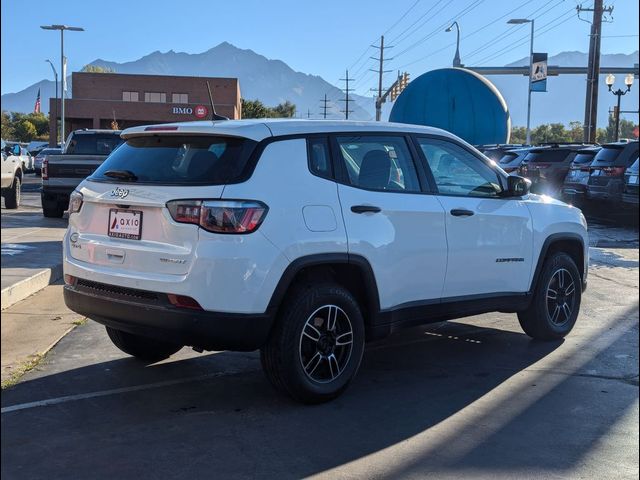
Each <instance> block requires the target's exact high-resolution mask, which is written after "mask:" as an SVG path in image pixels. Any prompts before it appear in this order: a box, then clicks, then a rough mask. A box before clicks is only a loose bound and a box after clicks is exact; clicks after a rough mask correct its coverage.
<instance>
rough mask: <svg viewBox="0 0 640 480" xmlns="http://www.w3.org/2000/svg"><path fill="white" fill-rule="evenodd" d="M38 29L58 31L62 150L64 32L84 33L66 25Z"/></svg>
mask: <svg viewBox="0 0 640 480" xmlns="http://www.w3.org/2000/svg"><path fill="white" fill-rule="evenodd" d="M40 28H42V29H43V30H60V104H61V109H60V112H61V113H60V144H61V145H62V146H63V148H64V141H65V138H64V135H65V124H64V89H65V86H66V78H65V77H66V68H64V67H65V58H64V31H65V30H70V31H72V32H84V28H81V27H69V26H68V25H42V26H41V27H40Z"/></svg>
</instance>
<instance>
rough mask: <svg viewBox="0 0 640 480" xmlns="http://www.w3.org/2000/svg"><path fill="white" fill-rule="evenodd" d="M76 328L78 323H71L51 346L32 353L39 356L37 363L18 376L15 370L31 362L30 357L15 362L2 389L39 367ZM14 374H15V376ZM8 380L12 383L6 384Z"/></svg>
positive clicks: (36, 356) (14, 383)
mask: <svg viewBox="0 0 640 480" xmlns="http://www.w3.org/2000/svg"><path fill="white" fill-rule="evenodd" d="M76 328H78V325H71V326H70V327H69V328H67V329H66V330H65V331H64V332H63V333H62V334H60V336H58V337H57V338H56V339H55V340H54V341H53V342H51V343H50V344H49V346H48V347H46V348H45V349H44V350H42V351H41V352H36V353H34V354H31V355H30V357H31V358H37V361H36V364H35V365H33V367H31V368H29V369H28V370H26V371H24V372H22V373H20V374H17V376H16V373H15V371H16V370H19V369H20V367H21V366H23V365H25V364H27V363H28V362H29V359H27V360H23V361H21V362H20V361H19V362H16V363H15V364H14V368H13V371H12V373H11V374H10V375H9V376H8V378H5V379H3V380H2V390H6V389H8V388H11V387H13V386H15V385H16V384H18V383H20V379H21V378H22V377H23V376H25V375H26V374H27V373H29V372H30V371H31V370H33V369H34V368H37V367H38V365H39V364H40V363H41V362H42V360H44V359H45V357H46V356H47V355H48V354H49V352H50V351H51V350H53V348H54V347H55V346H56V345H58V343H60V342H61V341H62V339H63V338H64V337H66V336H67V335H69V334H70V333H71V332H72V331H74V330H75V329H76ZM4 367H6V365H5V366H4ZM4 367H3V371H4ZM14 376H15V378H13V377H14ZM7 381H11V384H9V385H6V384H5V382H7Z"/></svg>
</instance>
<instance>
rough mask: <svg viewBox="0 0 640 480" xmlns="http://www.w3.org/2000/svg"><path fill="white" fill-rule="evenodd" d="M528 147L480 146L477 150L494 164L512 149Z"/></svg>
mask: <svg viewBox="0 0 640 480" xmlns="http://www.w3.org/2000/svg"><path fill="white" fill-rule="evenodd" d="M528 146H529V145H520V144H517V143H503V144H498V145H480V146H479V147H477V148H478V150H480V151H481V152H482V153H484V155H485V156H486V157H488V158H490V159H491V160H493V161H494V162H498V161H499V160H500V159H501V158H502V156H503V155H504V154H505V152H508V151H510V150H513V149H514V148H522V147H528Z"/></svg>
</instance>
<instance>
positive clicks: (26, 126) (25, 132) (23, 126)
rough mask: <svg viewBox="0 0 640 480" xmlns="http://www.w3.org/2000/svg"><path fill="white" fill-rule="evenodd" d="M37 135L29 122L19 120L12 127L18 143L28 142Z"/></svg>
mask: <svg viewBox="0 0 640 480" xmlns="http://www.w3.org/2000/svg"><path fill="white" fill-rule="evenodd" d="M37 134H38V131H37V130H36V127H35V126H34V125H33V123H31V122H30V121H29V120H20V121H19V122H18V123H17V124H16V126H15V127H14V137H15V138H16V140H18V141H19V142H30V141H31V140H33V139H34V138H35V137H36V135H37Z"/></svg>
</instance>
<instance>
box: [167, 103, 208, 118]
mask: <svg viewBox="0 0 640 480" xmlns="http://www.w3.org/2000/svg"><path fill="white" fill-rule="evenodd" d="M171 113H173V114H174V115H193V116H195V117H196V118H205V117H206V116H207V115H209V109H208V108H207V107H205V106H204V105H196V106H195V107H173V108H172V110H171Z"/></svg>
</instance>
